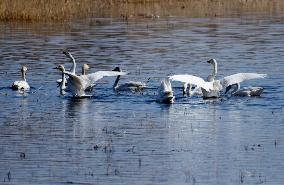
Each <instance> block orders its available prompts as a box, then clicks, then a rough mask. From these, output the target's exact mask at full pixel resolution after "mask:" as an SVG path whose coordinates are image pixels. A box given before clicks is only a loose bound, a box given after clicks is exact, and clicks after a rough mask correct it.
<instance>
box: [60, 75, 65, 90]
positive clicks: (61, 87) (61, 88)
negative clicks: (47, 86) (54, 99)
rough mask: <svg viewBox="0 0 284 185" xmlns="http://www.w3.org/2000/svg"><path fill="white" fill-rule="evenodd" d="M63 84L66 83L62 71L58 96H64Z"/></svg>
mask: <svg viewBox="0 0 284 185" xmlns="http://www.w3.org/2000/svg"><path fill="white" fill-rule="evenodd" d="M65 83H66V78H65V73H64V71H62V80H61V84H60V94H61V95H64V94H65V93H64V89H65V88H66V87H65Z"/></svg>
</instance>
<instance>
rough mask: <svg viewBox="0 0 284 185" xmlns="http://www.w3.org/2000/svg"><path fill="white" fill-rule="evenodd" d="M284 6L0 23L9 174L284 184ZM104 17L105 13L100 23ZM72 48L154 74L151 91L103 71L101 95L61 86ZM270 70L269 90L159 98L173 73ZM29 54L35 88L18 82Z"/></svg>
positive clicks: (2, 131)
mask: <svg viewBox="0 0 284 185" xmlns="http://www.w3.org/2000/svg"><path fill="white" fill-rule="evenodd" d="M283 22H284V15H278V16H273V17H262V16H257V15H253V16H246V17H238V18H212V19H207V18H192V19H188V18H175V17H172V18H169V19H157V20H154V21H149V20H148V21H140V22H129V23H127V24H126V23H123V22H120V21H119V20H109V19H101V20H97V21H95V20H88V21H77V22H73V23H62V24H59V23H57V24H51V23H45V24H38V25H34V24H20V23H0V30H1V34H0V43H1V46H0V53H1V54H0V61H1V62H0V78H1V81H0V103H1V107H0V182H1V183H0V184H23V185H25V184H281V183H282V182H284V176H283V172H284V165H283V162H282V161H283V160H284V157H283V156H284V124H283V123H284V121H283V119H284V116H283V106H284V99H283V96H282V93H283V91H284V87H283V85H282V84H283V83H284V60H283V59H284V55H283V48H284V47H283V46H284V45H283V43H284V26H283V25H284V24H283ZM95 23H100V24H96V25H95ZM63 48H69V49H70V50H71V52H72V53H73V55H74V56H75V58H76V59H77V62H78V68H77V71H78V72H80V67H81V65H82V64H83V63H88V64H90V66H91V71H97V70H111V69H113V68H114V67H115V66H120V67H121V68H122V69H123V70H126V71H128V72H130V74H129V75H128V76H125V77H123V78H122V79H121V81H128V80H137V81H147V80H148V78H149V77H150V80H149V83H148V85H149V87H150V88H148V89H146V91H145V92H144V93H143V94H140V93H136V94H132V93H120V94H116V93H114V92H113V91H112V83H113V82H114V78H106V79H103V80H101V81H100V83H99V84H98V85H97V86H96V89H95V91H94V92H93V94H94V97H93V98H86V99H73V98H71V97H70V96H65V97H62V96H59V90H58V89H57V88H56V83H55V80H56V79H58V78H60V76H61V75H60V73H59V72H58V71H56V70H54V69H52V68H53V67H55V66H56V65H58V64H63V63H64V64H65V65H66V67H68V68H69V67H70V65H71V64H70V62H69V61H68V59H66V58H65V57H64V55H63V54H62V49H63ZM210 58H216V59H217V61H218V62H219V63H218V64H219V68H218V72H219V73H218V77H220V78H221V77H223V76H226V75H230V74H234V73H237V72H258V73H267V74H268V77H267V78H266V79H263V80H252V81H248V82H245V83H243V84H242V85H243V86H250V85H251V86H262V87H264V88H265V91H264V93H263V95H262V96H261V97H233V98H229V99H227V98H224V99H219V100H215V101H205V100H203V99H202V98H201V97H192V98H188V97H182V89H181V88H180V86H181V84H179V83H173V86H174V91H175V95H176V97H177V100H176V102H175V103H174V104H173V105H166V104H159V103H156V102H155V93H156V89H157V87H158V86H159V83H160V80H161V79H163V78H164V77H165V76H167V75H169V74H182V73H188V74H195V75H198V76H201V77H206V76H207V75H208V74H209V73H210V72H211V66H209V65H208V64H207V63H206V61H207V60H208V59H210ZM22 64H25V65H27V66H28V68H29V71H28V74H27V79H28V82H29V84H30V85H31V86H32V87H33V88H32V89H31V91H30V92H28V93H25V94H21V93H18V92H15V91H12V90H11V89H10V88H9V86H10V85H11V84H12V82H13V81H14V80H17V79H19V78H20V75H19V72H18V71H19V69H20V66H21V65H22Z"/></svg>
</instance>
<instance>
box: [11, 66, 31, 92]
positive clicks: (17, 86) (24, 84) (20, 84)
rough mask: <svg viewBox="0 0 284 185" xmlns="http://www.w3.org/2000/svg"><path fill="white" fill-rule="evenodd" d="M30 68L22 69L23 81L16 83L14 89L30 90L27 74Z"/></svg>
mask: <svg viewBox="0 0 284 185" xmlns="http://www.w3.org/2000/svg"><path fill="white" fill-rule="evenodd" d="M27 70H28V68H27V67H26V66H22V68H21V73H22V80H20V81H15V82H14V83H13V84H12V89H14V90H29V89H30V86H29V84H28V82H27V80H26V73H27Z"/></svg>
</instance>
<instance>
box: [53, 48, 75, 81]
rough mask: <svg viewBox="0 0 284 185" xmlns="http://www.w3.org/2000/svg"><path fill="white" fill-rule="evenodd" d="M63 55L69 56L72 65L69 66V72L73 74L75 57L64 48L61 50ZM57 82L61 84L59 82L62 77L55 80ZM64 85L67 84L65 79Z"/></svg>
mask: <svg viewBox="0 0 284 185" xmlns="http://www.w3.org/2000/svg"><path fill="white" fill-rule="evenodd" d="M62 53H63V54H64V55H66V56H67V57H68V58H70V60H71V62H72V66H71V69H70V73H73V74H75V73H76V61H75V58H74V57H73V56H72V54H71V53H70V52H69V51H68V50H67V49H64V50H63V52H62ZM56 82H57V84H58V85H61V82H62V78H61V79H58V80H56ZM65 83H66V84H65V86H66V85H67V81H66V80H65Z"/></svg>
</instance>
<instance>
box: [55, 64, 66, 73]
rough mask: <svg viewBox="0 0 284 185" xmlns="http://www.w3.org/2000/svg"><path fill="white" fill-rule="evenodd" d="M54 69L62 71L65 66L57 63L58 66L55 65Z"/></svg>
mask: <svg viewBox="0 0 284 185" xmlns="http://www.w3.org/2000/svg"><path fill="white" fill-rule="evenodd" d="M54 69H58V70H59V71H61V72H64V71H65V68H64V66H63V65H59V66H57V67H55V68H54Z"/></svg>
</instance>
